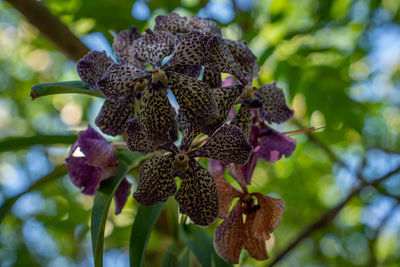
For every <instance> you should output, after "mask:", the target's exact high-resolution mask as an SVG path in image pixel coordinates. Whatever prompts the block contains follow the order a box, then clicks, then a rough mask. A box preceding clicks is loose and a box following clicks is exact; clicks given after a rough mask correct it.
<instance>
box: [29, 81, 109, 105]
mask: <svg viewBox="0 0 400 267" xmlns="http://www.w3.org/2000/svg"><path fill="white" fill-rule="evenodd" d="M57 94H86V95H92V96H99V97H104V96H103V94H102V93H101V92H100V91H97V90H92V89H89V88H87V87H86V86H85V85H84V84H83V82H82V81H69V82H57V83H41V84H37V85H35V86H33V87H32V88H31V97H32V100H34V99H36V98H38V97H40V96H45V95H57Z"/></svg>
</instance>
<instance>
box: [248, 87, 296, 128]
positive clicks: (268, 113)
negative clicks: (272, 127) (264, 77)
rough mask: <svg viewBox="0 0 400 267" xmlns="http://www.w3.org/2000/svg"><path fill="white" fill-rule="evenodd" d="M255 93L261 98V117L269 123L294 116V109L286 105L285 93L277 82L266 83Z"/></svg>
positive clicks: (280, 121)
mask: <svg viewBox="0 0 400 267" xmlns="http://www.w3.org/2000/svg"><path fill="white" fill-rule="evenodd" d="M255 95H256V96H257V97H258V98H259V99H260V100H261V102H262V108H261V117H262V118H263V119H264V120H266V121H267V122H268V123H272V122H275V123H282V122H285V121H287V120H288V119H290V118H291V117H292V116H293V110H291V109H289V108H288V106H287V105H286V101H285V95H284V94H283V91H282V89H281V88H278V87H276V83H275V82H273V83H269V84H265V85H263V86H262V87H260V88H258V89H257V91H256V93H255Z"/></svg>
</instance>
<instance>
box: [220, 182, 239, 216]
mask: <svg viewBox="0 0 400 267" xmlns="http://www.w3.org/2000/svg"><path fill="white" fill-rule="evenodd" d="M214 180H215V184H216V185H217V189H218V196H219V210H218V218H221V219H224V218H225V217H226V215H227V214H228V212H229V208H230V207H231V205H232V200H233V199H234V198H235V197H240V196H241V194H242V193H241V192H240V191H239V190H237V189H236V188H234V187H233V186H232V185H231V184H230V183H228V182H227V181H226V179H225V177H224V176H223V175H215V176H214Z"/></svg>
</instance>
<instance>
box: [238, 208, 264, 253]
mask: <svg viewBox="0 0 400 267" xmlns="http://www.w3.org/2000/svg"><path fill="white" fill-rule="evenodd" d="M257 212H258V211H257ZM257 212H256V213H257ZM256 213H254V212H252V213H250V214H247V216H246V222H245V224H244V240H243V245H244V249H246V250H247V251H248V252H249V254H250V256H251V257H253V258H255V259H257V260H259V261H262V260H266V259H268V254H267V246H266V244H265V241H264V240H260V239H258V238H256V237H255V236H254V235H253V232H252V227H253V225H254V218H255V215H256Z"/></svg>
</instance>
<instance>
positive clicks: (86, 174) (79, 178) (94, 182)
mask: <svg viewBox="0 0 400 267" xmlns="http://www.w3.org/2000/svg"><path fill="white" fill-rule="evenodd" d="M65 165H66V166H67V168H68V173H69V177H70V179H71V182H72V183H73V184H74V185H75V186H76V187H78V188H82V187H83V190H82V193H83V194H85V195H94V194H95V193H96V190H97V188H99V184H100V181H101V173H102V168H100V167H96V166H90V165H89V164H88V163H87V158H85V157H73V156H70V157H68V158H66V159H65Z"/></svg>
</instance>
